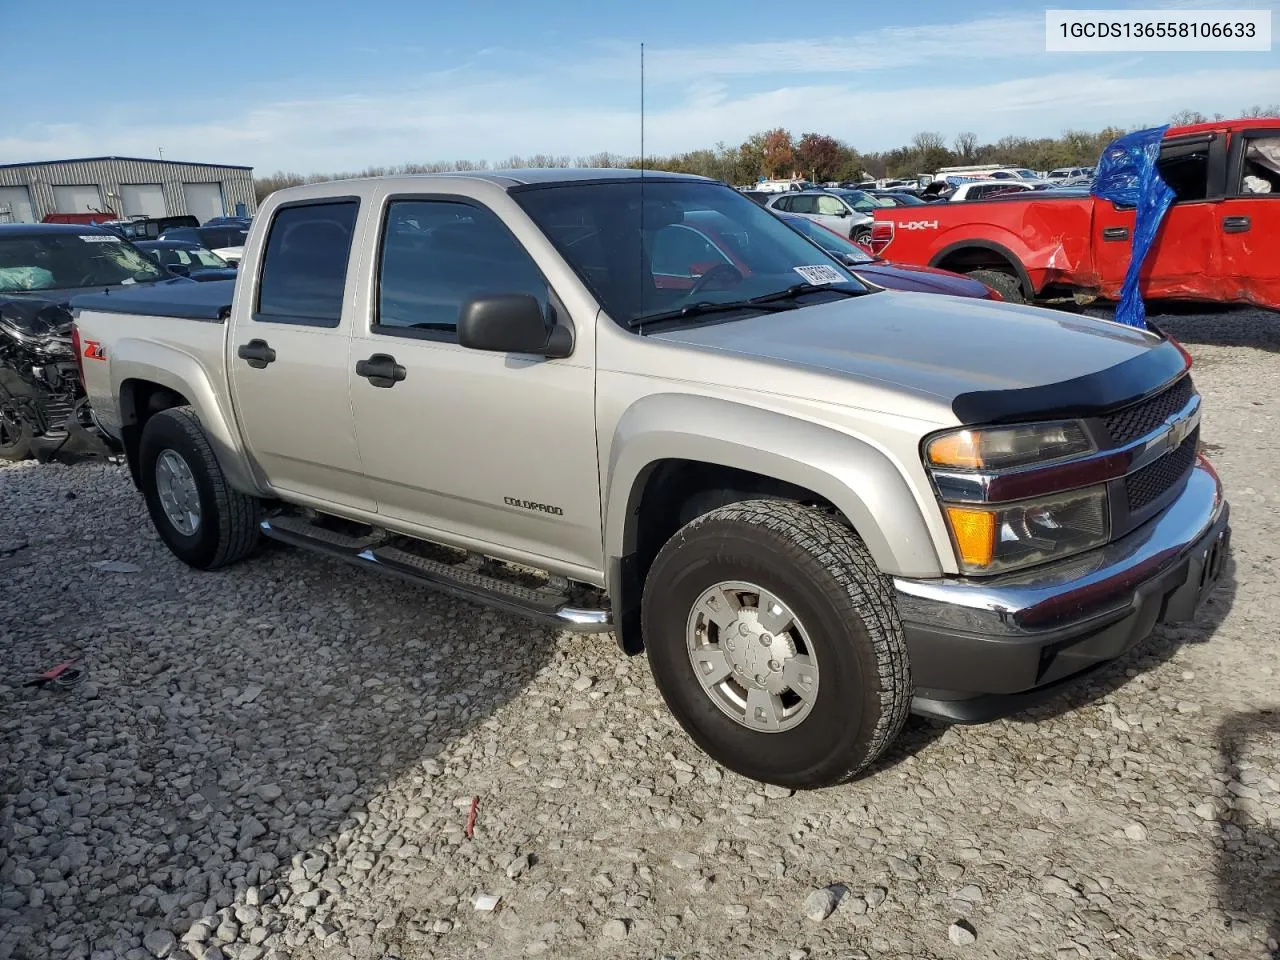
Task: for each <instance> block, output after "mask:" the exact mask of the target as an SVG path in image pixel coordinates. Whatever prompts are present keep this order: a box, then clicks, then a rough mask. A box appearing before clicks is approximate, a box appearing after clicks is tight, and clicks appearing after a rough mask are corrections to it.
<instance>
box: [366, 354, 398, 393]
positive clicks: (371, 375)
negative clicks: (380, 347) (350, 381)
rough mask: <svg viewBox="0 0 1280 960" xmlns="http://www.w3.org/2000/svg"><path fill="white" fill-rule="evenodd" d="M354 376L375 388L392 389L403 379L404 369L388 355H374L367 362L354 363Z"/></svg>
mask: <svg viewBox="0 0 1280 960" xmlns="http://www.w3.org/2000/svg"><path fill="white" fill-rule="evenodd" d="M356 376H358V377H364V378H365V379H366V380H368V381H369V382H370V383H371V384H373V385H374V386H375V387H394V386H395V385H396V384H397V383H399V382H400V381H401V380H403V379H404V378H405V369H404V367H402V366H401V365H400V364H398V363H396V358H395V357H393V356H391V355H390V354H389V353H375V354H374V355H373V356H372V357H370V358H369V359H368V360H358V361H356Z"/></svg>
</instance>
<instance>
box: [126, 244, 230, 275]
mask: <svg viewBox="0 0 1280 960" xmlns="http://www.w3.org/2000/svg"><path fill="white" fill-rule="evenodd" d="M134 246H135V247H137V248H138V249H139V250H142V251H144V252H145V253H147V254H148V255H149V256H151V257H153V258H154V259H155V260H156V262H157V263H159V264H160V265H161V266H164V267H166V268H167V269H168V270H169V272H170V273H176V274H178V275H179V276H183V277H190V278H191V279H192V280H200V281H207V280H234V279H235V278H236V268H235V267H233V266H231V264H229V263H227V261H225V260H223V259H222V258H221V257H220V256H218V255H217V254H216V253H214V252H213V251H212V250H208V249H206V248H205V247H202V246H200V245H198V244H194V243H185V242H184V241H182V240H143V241H140V242H138V243H135V244H134Z"/></svg>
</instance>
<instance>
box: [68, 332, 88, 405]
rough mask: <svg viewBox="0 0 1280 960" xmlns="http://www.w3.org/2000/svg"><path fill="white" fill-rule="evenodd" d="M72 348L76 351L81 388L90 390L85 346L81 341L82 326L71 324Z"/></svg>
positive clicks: (86, 390)
mask: <svg viewBox="0 0 1280 960" xmlns="http://www.w3.org/2000/svg"><path fill="white" fill-rule="evenodd" d="M71 349H73V350H74V351H75V352H76V369H77V370H79V371H80V389H81V390H84V391H85V392H88V390H89V385H88V384H87V383H86V382H85V379H84V346H83V344H81V343H80V328H79V327H77V326H76V325H75V324H72V325H71Z"/></svg>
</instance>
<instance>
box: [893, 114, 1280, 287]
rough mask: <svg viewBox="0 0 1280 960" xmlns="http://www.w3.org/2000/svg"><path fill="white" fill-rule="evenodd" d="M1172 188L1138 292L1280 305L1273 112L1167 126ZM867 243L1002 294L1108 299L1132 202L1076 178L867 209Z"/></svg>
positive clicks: (1279, 150) (1118, 272)
mask: <svg viewBox="0 0 1280 960" xmlns="http://www.w3.org/2000/svg"><path fill="white" fill-rule="evenodd" d="M1156 169H1157V170H1158V171H1159V173H1160V176H1161V177H1162V178H1163V179H1164V181H1165V182H1166V183H1167V184H1168V185H1169V186H1170V187H1171V188H1172V189H1173V191H1174V201H1173V206H1172V207H1170V209H1169V212H1168V214H1167V215H1166V216H1165V219H1164V222H1163V224H1162V225H1161V227H1160V231H1159V233H1158V234H1157V235H1156V239H1155V243H1154V245H1153V246H1152V248H1151V250H1150V252H1149V253H1148V255H1147V259H1146V262H1145V263H1144V264H1143V267H1142V273H1141V276H1140V290H1141V293H1142V295H1143V297H1145V298H1147V299H1159V300H1203V301H1210V302H1223V303H1247V304H1253V305H1254V306H1259V307H1267V308H1270V309H1272V310H1280V121H1277V120H1274V119H1273V120H1265V119H1253V120H1229V121H1218V122H1212V123H1202V124H1196V125H1194V126H1187V127H1171V128H1170V129H1169V130H1168V131H1167V132H1166V134H1165V137H1164V141H1163V144H1162V146H1161V150H1160V156H1159V158H1158V160H1157V161H1156ZM875 219H876V222H875V223H874V224H872V226H871V244H870V245H871V250H872V252H873V253H876V254H878V255H881V256H884V257H887V258H889V259H891V260H894V261H896V262H899V263H914V264H918V265H921V266H929V267H940V268H942V269H944V270H952V271H955V272H956V273H967V274H969V275H971V276H972V277H973V278H974V279H975V280H981V281H982V282H983V283H986V284H988V285H989V286H992V287H995V288H996V289H997V290H999V291H1000V293H1001V295H1002V296H1004V298H1005V299H1006V300H1013V301H1037V302H1043V303H1054V302H1058V303H1062V302H1075V303H1081V304H1083V303H1089V302H1091V301H1093V300H1096V299H1104V300H1117V299H1119V297H1120V288H1121V285H1122V283H1123V281H1124V275H1125V270H1126V269H1127V268H1128V266H1129V256H1130V252H1131V249H1132V234H1133V228H1134V210H1133V208H1132V207H1122V206H1117V205H1116V204H1115V203H1112V202H1111V201H1109V200H1103V199H1100V198H1098V197H1095V196H1092V195H1091V194H1090V192H1089V189H1088V188H1086V187H1080V188H1074V189H1073V188H1063V189H1062V190H1055V191H1051V192H1040V191H1035V192H1030V193H1026V194H1018V195H1014V196H1001V197H997V198H994V199H991V200H979V201H973V202H964V203H945V204H942V203H940V204H930V205H929V206H928V207H927V208H921V207H897V208H884V209H879V210H876V211H875Z"/></svg>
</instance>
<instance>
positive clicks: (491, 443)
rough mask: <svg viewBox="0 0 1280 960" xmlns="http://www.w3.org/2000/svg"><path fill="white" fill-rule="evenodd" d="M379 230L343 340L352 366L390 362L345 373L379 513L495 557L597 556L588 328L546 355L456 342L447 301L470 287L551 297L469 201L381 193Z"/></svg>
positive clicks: (489, 215) (511, 243) (586, 560)
mask: <svg viewBox="0 0 1280 960" xmlns="http://www.w3.org/2000/svg"><path fill="white" fill-rule="evenodd" d="M379 234H380V237H379V241H378V251H377V256H376V258H375V262H374V263H373V265H372V267H373V270H372V273H373V278H372V279H373V283H372V286H371V289H370V296H369V298H368V301H369V302H368V305H367V307H366V308H365V310H364V316H362V317H361V319H360V323H359V325H358V327H357V329H356V331H355V335H354V338H353V340H352V353H351V362H352V364H353V370H354V369H355V367H354V365H356V364H359V363H360V362H361V361H366V362H367V363H372V364H374V369H375V372H376V370H377V367H378V366H379V365H380V366H383V367H385V366H387V365H389V364H394V366H395V367H398V368H399V369H398V370H396V371H395V373H396V374H397V375H399V374H403V378H402V379H398V380H396V379H391V378H388V379H379V378H377V377H371V376H361V375H360V374H359V373H356V375H355V377H354V379H353V380H352V389H351V402H352V408H353V410H354V412H355V421H356V433H357V436H358V438H359V442H360V455H361V458H362V460H363V463H364V470H365V474H366V476H367V477H368V481H369V485H370V488H371V491H372V493H373V495H374V497H375V498H376V499H377V502H378V512H379V514H380V515H382V516H384V517H386V518H387V525H388V526H391V527H398V528H401V529H408V530H409V531H410V532H421V533H422V534H423V535H425V536H428V537H431V538H433V539H438V540H442V541H444V542H447V543H452V544H454V545H457V546H463V547H467V548H469V549H473V550H476V551H478V552H488V553H493V552H495V550H496V551H497V554H498V555H499V556H502V557H503V558H504V559H524V558H528V559H527V560H526V562H528V563H530V564H532V565H544V564H545V565H546V566H549V567H552V568H557V569H562V570H569V569H575V570H577V569H581V570H584V571H585V570H598V569H599V568H600V565H601V562H602V561H601V553H602V542H601V533H600V486H599V463H598V461H597V452H596V435H595V387H594V385H595V372H594V365H593V362H592V360H593V358H592V355H591V350H590V349H589V344H590V343H591V342H592V341H591V337H590V335H589V331H585V332H584V331H580V332H579V348H578V349H576V350H575V352H574V354H573V355H572V356H569V357H565V358H563V359H556V360H549V359H547V358H545V357H540V356H529V355H522V354H502V353H491V352H487V351H480V350H471V349H467V348H465V347H462V346H460V345H459V344H458V342H457V321H458V315H459V312H460V310H461V307H462V305H463V304H464V303H465V302H466V301H467V300H469V299H470V298H472V297H475V296H481V295H486V294H501V293H522V294H530V295H532V296H534V297H535V298H537V299H538V301H539V302H540V303H541V304H542V305H543V307H544V310H550V309H554V307H553V304H554V303H555V298H554V295H553V294H552V292H551V290H550V288H549V286H548V283H547V280H546V278H545V277H544V276H543V275H542V273H541V272H540V271H539V269H538V267H537V265H536V264H535V262H534V261H533V259H532V257H531V256H530V255H529V253H528V252H527V251H526V250H525V249H524V247H523V246H522V245H521V244H520V242H519V241H518V240H517V239H516V238H515V236H514V235H513V234H512V233H511V232H510V230H509V229H508V228H507V226H506V225H505V224H504V223H503V222H502V220H501V218H500V217H499V216H498V215H497V214H496V213H494V212H493V211H492V210H491V209H489V208H488V207H486V206H484V205H483V204H482V203H480V202H479V201H477V200H474V199H471V198H468V197H462V196H439V195H437V196H431V197H414V196H392V197H389V198H388V199H387V200H386V202H385V204H384V208H383V214H382V224H381V227H380V229H379ZM560 309H561V310H562V309H563V308H560ZM561 316H565V314H563V313H561ZM584 334H585V335H584ZM360 369H363V370H364V371H365V372H366V373H369V372H370V368H369V367H361V368H360ZM498 544H501V547H497V546H496V545H498ZM569 575H572V573H570V574H569Z"/></svg>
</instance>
